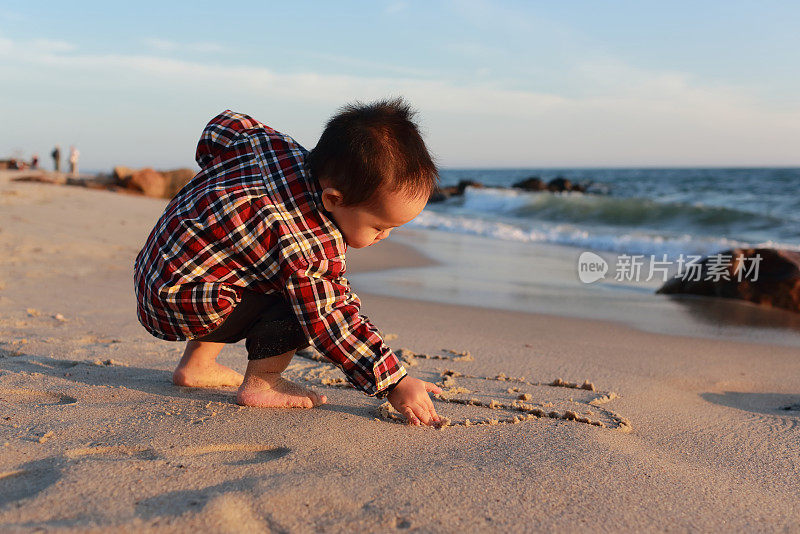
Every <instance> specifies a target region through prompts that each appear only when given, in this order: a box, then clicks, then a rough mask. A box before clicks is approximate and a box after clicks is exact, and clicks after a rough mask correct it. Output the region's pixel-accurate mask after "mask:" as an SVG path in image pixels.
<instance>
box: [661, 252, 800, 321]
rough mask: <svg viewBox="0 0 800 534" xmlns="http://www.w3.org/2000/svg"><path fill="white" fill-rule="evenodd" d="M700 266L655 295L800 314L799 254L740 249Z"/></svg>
mask: <svg viewBox="0 0 800 534" xmlns="http://www.w3.org/2000/svg"><path fill="white" fill-rule="evenodd" d="M759 257H760V260H759V259H758V258H759ZM725 259H727V261H723V260H725ZM698 265H699V267H698V268H697V270H696V271H692V270H689V269H687V270H686V271H687V272H686V273H685V275H684V276H682V277H681V276H677V277H675V278H673V279H672V280H669V281H667V282H666V283H665V284H664V285H663V286H661V287H660V288H659V289H658V291H656V293H660V294H663V295H675V294H689V295H702V296H708V297H722V298H731V299H741V300H747V301H750V302H755V303H756V304H761V305H762V306H769V307H772V308H783V309H786V310H791V311H793V312H800V252H795V251H791V250H781V249H772V248H748V249H739V248H737V249H732V250H726V251H724V252H720V253H719V254H714V255H711V256H708V257H706V258H703V260H701V261H700V262H698ZM755 265H757V266H758V267H757V271H755V268H756V267H755ZM755 272H757V273H758V276H757V277H755V276H754V274H755ZM726 278H727V279H726ZM754 278H755V279H754Z"/></svg>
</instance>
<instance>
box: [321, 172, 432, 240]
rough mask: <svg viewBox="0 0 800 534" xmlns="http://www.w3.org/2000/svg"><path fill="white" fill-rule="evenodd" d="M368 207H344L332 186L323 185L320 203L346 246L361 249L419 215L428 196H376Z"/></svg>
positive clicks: (397, 193) (400, 193)
mask: <svg viewBox="0 0 800 534" xmlns="http://www.w3.org/2000/svg"><path fill="white" fill-rule="evenodd" d="M376 194H377V195H378V197H377V200H376V202H375V203H374V204H373V205H370V206H343V205H342V195H341V193H339V191H338V190H337V189H335V188H333V187H325V186H324V185H323V191H322V203H323V204H324V205H325V209H326V210H328V211H329V212H330V213H331V215H333V219H334V221H336V225H337V226H338V227H339V230H340V231H341V232H342V235H343V236H344V240H345V242H346V243H347V246H350V247H353V248H364V247H368V246H370V245H374V244H375V243H377V242H378V241H380V240H381V239H384V238H385V237H387V236H388V235H389V232H391V231H392V230H393V229H394V228H397V227H398V226H402V225H404V224H406V223H407V222H409V221H410V220H412V219H413V218H414V217H416V216H417V215H419V214H420V212H421V211H422V209H423V208H424V207H425V204H427V203H428V198H427V197H420V198H410V197H409V196H408V195H406V194H405V193H404V192H402V191H397V192H390V193H382V192H378V193H376Z"/></svg>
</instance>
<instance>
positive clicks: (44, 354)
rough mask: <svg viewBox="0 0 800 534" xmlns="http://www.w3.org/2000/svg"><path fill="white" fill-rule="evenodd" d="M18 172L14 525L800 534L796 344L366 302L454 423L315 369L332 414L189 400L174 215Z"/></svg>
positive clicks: (4, 343)
mask: <svg viewBox="0 0 800 534" xmlns="http://www.w3.org/2000/svg"><path fill="white" fill-rule="evenodd" d="M12 174H13V173H8V172H6V173H2V174H0V288H1V289H0V451H1V452H2V454H1V456H0V530H2V531H4V532H15V531H20V532H29V531H35V530H42V529H44V530H47V531H55V532H58V531H82V532H85V531H95V532H107V531H136V532H139V531H143V532H150V531H163V532H173V531H181V532H182V531H196V530H198V529H202V530H203V531H209V530H210V531H216V532H254V531H264V530H274V531H292V532H312V531H319V530H325V531H334V532H337V531H348V532H349V531H354V530H355V531H371V532H378V531H390V530H394V529H407V530H420V531H443V532H456V531H483V530H503V531H506V530H511V531H523V530H549V531H555V530H570V531H574V530H578V529H583V528H586V527H590V528H594V529H598V530H602V531H608V530H614V531H618V530H632V529H637V530H686V529H702V530H719V529H723V528H724V529H734V530H767V531H775V530H794V531H797V530H799V529H800V509H798V507H799V506H800V504H798V503H799V502H800V499H798V490H799V489H800V483H799V482H798V481H800V354H799V353H798V352H799V351H798V350H797V349H796V348H790V347H781V346H775V345H769V344H754V343H745V342H737V343H733V342H724V341H718V340H710V339H694V338H690V337H680V336H669V335H660V334H653V333H646V332H642V331H638V330H634V329H632V328H628V327H625V326H621V325H619V324H615V323H611V322H603V321H593V320H581V319H565V318H560V317H553V316H547V315H535V314H528V313H520V312H510V311H499V310H486V309H480V308H471V307H466V306H457V305H445V304H435V303H429V302H419V301H414V300H404V299H399V298H390V297H382V296H375V295H368V294H365V293H359V296H360V297H361V298H362V300H363V302H364V312H365V314H367V315H368V316H370V318H372V319H373V321H374V322H375V324H376V325H378V326H379V328H381V330H382V331H383V332H384V333H387V334H393V335H396V336H397V337H396V338H394V339H392V341H391V342H390V344H391V345H392V347H394V348H395V349H397V350H398V352H399V349H401V348H404V349H406V351H404V352H403V353H402V354H403V356H404V358H406V359H407V360H409V370H410V372H411V373H412V374H414V375H415V376H418V377H420V378H424V379H429V380H436V381H440V382H441V383H442V384H443V385H445V386H446V390H447V391H446V392H445V394H443V398H442V399H439V400H436V401H435V402H436V407H437V410H438V411H439V413H440V415H442V416H445V417H447V418H448V419H450V421H451V426H449V427H446V428H442V429H440V430H435V429H432V428H410V427H406V426H404V425H399V424H395V423H393V422H392V421H391V414H388V413H386V412H385V411H382V410H381V409H380V405H381V402H380V401H378V400H376V399H371V398H367V397H364V396H363V395H362V394H360V393H358V392H356V391H355V390H353V389H351V388H348V387H342V386H343V384H342V383H341V382H342V381H341V380H337V379H338V378H340V377H341V374H340V373H339V372H338V371H337V370H335V369H332V368H331V367H330V366H328V365H327V364H325V363H324V362H319V361H316V360H314V359H313V358H312V359H309V358H300V357H298V358H296V360H295V362H294V363H293V364H292V367H291V370H290V374H291V375H292V377H293V378H294V379H296V380H300V381H305V382H306V383H308V384H311V385H313V386H314V387H315V388H317V389H318V390H320V391H324V392H325V394H326V395H328V398H329V404H328V405H326V406H324V407H322V408H318V409H314V410H307V411H303V410H276V411H267V410H261V409H255V408H241V407H239V406H236V405H235V404H234V403H233V397H234V390H233V389H218V390H193V389H187V388H178V387H175V386H173V385H171V383H170V374H171V371H172V369H173V367H174V365H175V363H176V361H177V359H178V357H179V355H180V352H181V350H182V345H181V344H180V343H170V342H165V341H160V340H157V339H155V338H153V337H151V336H149V335H148V334H147V333H146V332H145V331H144V329H143V328H141V327H140V326H139V324H138V322H137V321H136V317H135V310H134V306H135V303H134V297H133V292H132V280H131V268H132V264H133V258H134V256H135V254H136V252H137V251H138V250H139V247H140V246H141V244H142V242H143V240H144V239H145V237H146V235H147V233H148V232H149V230H150V228H151V227H152V225H153V223H154V222H155V220H156V218H157V217H158V216H159V215H160V213H161V211H162V209H163V207H164V205H165V202H164V201H159V200H153V199H147V198H142V197H135V196H128V195H118V194H114V193H109V192H104V191H92V190H84V189H80V188H70V187H58V186H49V185H42V184H32V183H12V182H9V176H11V175H12ZM401 232H402V230H401ZM423 261H424V258H422V257H420V256H419V254H417V253H415V252H414V251H411V250H409V249H407V248H406V247H403V246H398V245H396V244H393V243H392V242H391V241H388V242H385V243H382V244H381V245H380V246H379V247H370V248H369V249H365V250H362V251H350V253H349V254H348V264H349V269H350V270H351V271H352V272H358V271H359V269H367V268H371V269H376V268H385V267H389V266H395V265H399V266H405V267H408V266H410V265H415V264H418V263H420V262H423ZM356 290H358V288H357V287H356ZM390 337H391V336H390ZM465 351H468V352H469V357H466V355H465ZM244 355H245V353H244V348H243V347H241V346H232V347H227V348H226V349H225V350H224V351H223V354H222V356H221V361H223V363H225V364H227V365H230V366H231V367H234V368H236V369H238V370H243V368H244V365H245V356H244ZM420 355H427V356H430V357H423V356H420ZM309 356H313V355H309ZM436 356H439V357H436ZM412 360H413V363H412V362H411V361H412ZM585 381H588V382H585ZM573 386H576V387H573ZM589 386H592V387H589ZM612 394H613V395H612ZM520 407H521V409H520ZM540 412H541V413H540ZM554 414H557V415H554ZM382 416H383V417H382ZM515 417H516V418H517V420H515V419H514V418H515ZM386 418H388V419H389V420H387V419H386ZM580 419H586V420H587V421H589V422H592V421H599V422H602V423H603V424H602V426H598V425H594V424H587V422H584V421H581V420H580ZM467 420H469V424H468V425H467V424H466V422H467ZM623 422H624V424H623ZM477 423H482V424H477Z"/></svg>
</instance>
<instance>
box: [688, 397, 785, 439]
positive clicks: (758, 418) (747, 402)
mask: <svg viewBox="0 0 800 534" xmlns="http://www.w3.org/2000/svg"><path fill="white" fill-rule="evenodd" d="M700 397H702V398H703V399H705V400H706V401H708V402H711V403H713V404H718V405H720V406H726V407H728V408H735V409H737V410H741V411H742V412H745V413H747V414H748V416H749V417H748V420H749V422H750V424H753V423H755V424H756V425H758V426H762V427H766V428H768V429H769V430H770V431H771V432H775V433H784V432H788V433H791V434H794V433H796V432H797V431H798V430H800V396H798V395H792V394H786V393H760V392H754V391H725V392H723V393H701V394H700Z"/></svg>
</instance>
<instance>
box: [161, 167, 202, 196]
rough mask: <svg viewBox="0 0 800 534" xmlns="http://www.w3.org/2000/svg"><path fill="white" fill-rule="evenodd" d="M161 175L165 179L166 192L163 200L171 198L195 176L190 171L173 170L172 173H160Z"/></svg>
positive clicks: (194, 173) (193, 172)
mask: <svg viewBox="0 0 800 534" xmlns="http://www.w3.org/2000/svg"><path fill="white" fill-rule="evenodd" d="M161 174H163V175H164V177H165V178H166V179H167V191H166V195H167V196H166V197H165V198H172V197H174V196H175V195H176V194H178V191H180V190H181V188H182V187H183V186H184V185H186V184H188V183H189V182H191V181H192V178H194V177H195V175H197V173H196V172H195V171H193V170H192V169H175V170H172V171H161Z"/></svg>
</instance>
